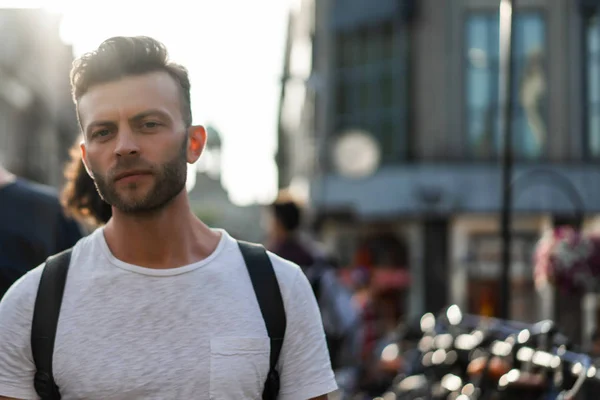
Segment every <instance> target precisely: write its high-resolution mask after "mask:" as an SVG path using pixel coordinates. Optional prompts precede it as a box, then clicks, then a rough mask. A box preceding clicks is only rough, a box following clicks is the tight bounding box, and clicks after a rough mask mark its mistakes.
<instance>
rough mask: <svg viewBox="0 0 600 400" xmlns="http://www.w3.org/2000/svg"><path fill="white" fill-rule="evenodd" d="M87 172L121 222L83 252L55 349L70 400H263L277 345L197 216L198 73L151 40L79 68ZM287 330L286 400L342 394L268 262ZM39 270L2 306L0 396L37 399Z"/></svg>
mask: <svg viewBox="0 0 600 400" xmlns="http://www.w3.org/2000/svg"><path fill="white" fill-rule="evenodd" d="M71 83H72V87H73V96H74V100H75V104H76V108H77V112H78V117H79V122H80V126H81V129H82V132H83V136H84V142H83V143H82V145H81V151H82V158H83V161H84V163H85V166H86V168H87V170H88V172H89V174H90V176H91V177H92V178H93V179H94V181H95V184H96V187H97V189H98V191H99V193H100V194H101V196H102V197H103V199H104V200H105V201H106V202H107V203H109V204H111V205H112V211H113V213H112V218H111V219H110V220H109V221H108V222H107V224H106V225H105V226H103V227H100V228H98V229H97V230H95V231H94V232H93V233H92V234H91V235H90V236H88V237H86V238H85V239H83V240H81V241H79V243H77V245H76V246H75V247H74V250H73V253H72V256H71V264H70V269H69V274H68V278H67V281H66V287H65V290H64V298H63V302H62V308H61V310H60V320H59V323H58V328H57V333H56V340H55V346H54V359H53V364H52V365H53V375H54V379H55V381H56V383H57V385H58V387H59V389H60V393H61V396H62V398H63V399H65V400H66V399H84V398H85V399H106V400H109V399H134V400H135V399H259V398H260V396H261V393H262V391H263V386H264V383H265V378H266V376H267V371H268V369H269V338H268V336H267V332H266V328H265V322H264V319H263V318H262V315H261V311H260V308H259V305H258V303H257V300H256V294H255V293H254V290H253V287H252V284H251V281H250V278H249V276H248V273H247V272H246V266H245V264H244V261H243V257H242V254H241V252H240V248H239V247H238V246H237V242H236V241H235V240H233V239H232V238H231V237H230V236H229V235H228V234H227V232H225V231H223V230H219V229H211V228H209V227H207V226H206V225H205V224H204V223H203V222H202V221H200V220H199V219H197V218H196V217H195V216H194V214H193V213H192V211H191V210H190V206H189V201H188V197H187V192H186V190H185V182H186V172H187V165H186V163H193V162H195V161H196V160H198V158H199V157H200V154H201V153H202V150H203V148H204V145H205V143H206V131H205V129H204V128H203V127H201V126H192V125H191V123H192V115H191V107H190V82H189V78H188V74H187V71H186V70H185V69H184V68H183V67H181V66H179V65H177V64H174V63H172V62H170V61H169V60H168V55H167V51H166V49H165V47H164V46H163V45H162V44H161V43H159V42H157V41H155V40H154V39H151V38H147V37H116V38H111V39H108V40H107V41H105V42H103V43H102V44H101V45H100V47H99V48H98V49H97V50H96V51H94V52H91V53H88V54H86V55H84V56H82V57H81V58H80V59H78V60H76V62H75V63H74V66H73V71H72V73H71ZM270 259H271V261H272V264H273V268H274V270H275V273H276V276H277V280H278V283H279V286H280V288H281V295H282V298H283V303H284V306H285V313H286V318H287V325H286V333H285V337H284V340H283V347H282V350H281V354H280V357H279V368H278V370H279V373H280V378H281V389H280V390H279V397H278V398H279V399H284V400H285V399H294V400H295V399H303V400H304V399H325V398H326V394H327V393H329V392H332V391H333V390H335V388H336V386H335V381H334V378H333V373H332V371H331V367H330V365H329V360H328V355H327V348H326V343H325V339H324V334H323V327H322V324H321V321H320V316H319V310H318V307H317V304H316V302H315V300H314V296H313V295H312V292H311V288H310V285H309V284H308V282H307V280H306V279H305V277H304V275H303V274H302V271H301V270H300V269H299V268H298V267H297V266H296V265H294V264H292V263H289V262H286V261H284V260H282V259H281V258H278V257H276V256H274V255H270ZM41 272H42V268H41V267H40V268H37V269H36V270H34V271H32V272H31V273H29V274H27V275H26V276H25V277H24V278H23V279H21V280H20V282H18V283H17V284H16V285H15V286H13V287H12V288H11V290H9V292H8V293H7V295H6V297H5V299H4V300H3V302H2V303H1V304H0V321H2V323H1V324H0V395H2V396H5V397H4V398H17V399H30V398H37V396H36V394H35V390H34V387H33V378H34V371H35V366H34V365H33V363H32V356H31V354H32V353H31V345H30V329H31V315H32V309H33V305H34V301H35V296H36V290H37V288H38V284H39V280H40V275H41Z"/></svg>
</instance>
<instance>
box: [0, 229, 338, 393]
mask: <svg viewBox="0 0 600 400" xmlns="http://www.w3.org/2000/svg"><path fill="white" fill-rule="evenodd" d="M221 233H222V236H221V240H220V242H219V245H218V247H217V248H216V250H215V251H214V253H213V254H212V255H210V256H209V257H208V258H206V259H204V260H202V261H200V262H197V263H194V264H191V265H187V266H184V267H180V268H174V269H164V270H156V269H149V268H143V267H140V266H135V265H131V264H127V263H124V262H122V261H120V260H118V259H116V258H115V257H114V256H113V255H112V254H111V252H110V250H109V248H108V246H107V244H106V241H105V239H104V234H103V230H102V229H98V230H96V231H95V232H94V233H93V234H91V235H90V236H88V237H86V238H84V239H82V240H80V241H79V242H78V243H77V245H76V246H75V248H74V251H73V254H72V259H71V268H70V271H69V275H68V278H67V283H66V287H65V294H64V299H63V304H62V309H61V313H60V318H59V323H58V329H57V336H56V343H55V350H54V360H53V369H54V378H55V380H56V383H57V384H58V386H59V388H60V391H61V395H62V399H63V400H71V399H104V400H110V399H115V400H116V399H119V400H122V399H132V400H135V399H162V400H164V399H219V400H222V399H235V400H240V399H260V398H261V396H262V390H263V386H264V382H265V379H266V376H267V372H268V369H269V350H270V344H269V338H268V335H267V331H266V328H265V323H264V320H263V318H262V315H261V312H260V308H259V306H258V302H257V300H256V295H255V293H254V290H253V287H252V283H251V281H250V277H249V275H248V272H247V270H246V265H245V263H244V261H243V257H242V254H241V252H240V250H239V247H238V245H237V242H236V241H235V240H234V239H232V238H231V237H230V236H229V235H228V234H227V233H226V232H225V231H221ZM269 256H270V258H271V261H272V263H273V267H274V269H275V273H276V275H277V279H278V281H279V286H280V288H281V294H282V297H283V302H284V306H285V311H286V317H287V327H286V334H285V338H284V342H283V347H282V350H281V355H280V358H279V371H280V374H281V390H280V396H279V399H282V400H286V399H290V400H291V399H293V400H296V399H298V400H306V399H309V398H312V397H316V396H320V395H323V394H326V393H329V392H332V391H334V390H335V389H336V383H335V379H334V375H333V372H332V371H331V366H330V362H329V356H328V352H327V346H326V343H325V335H324V333H323V326H322V322H321V317H320V315H319V310H318V307H317V303H316V301H315V298H314V295H313V293H312V290H311V287H310V285H309V283H308V281H307V279H306V277H305V276H304V274H303V273H302V272H301V270H300V268H298V267H297V266H296V265H294V264H292V263H290V262H288V261H285V260H283V259H281V258H279V257H277V256H275V255H273V254H269ZM41 272H42V267H41V266H40V267H38V268H36V269H34V270H32V271H31V272H29V273H28V274H27V275H25V276H24V277H22V278H21V279H20V280H19V281H18V282H17V283H16V284H15V285H14V286H13V287H12V288H11V289H10V290H9V292H8V293H7V294H6V295H5V297H4V299H3V300H2V302H1V303H0V396H7V397H15V398H18V399H38V396H37V395H36V393H35V390H34V387H33V376H34V372H35V366H34V364H33V361H32V355H31V344H30V338H31V335H30V332H31V318H32V315H33V306H34V302H35V297H36V293H37V288H38V286H39V280H40V276H41Z"/></svg>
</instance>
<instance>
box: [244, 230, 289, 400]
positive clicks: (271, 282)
mask: <svg viewBox="0 0 600 400" xmlns="http://www.w3.org/2000/svg"><path fill="white" fill-rule="evenodd" d="M238 245H239V246H240V250H241V251H242V256H244V261H245V262H246V267H247V268H248V273H249V274H250V280H251V281H252V286H253V287H254V292H255V293H256V298H257V300H258V305H259V306H260V311H261V313H262V316H263V319H264V321H265V325H266V326H267V332H268V333H269V339H270V340H271V356H270V359H269V375H268V376H267V381H266V382H265V388H264V390H263V395H262V398H263V400H276V399H277V395H278V394H279V386H280V382H279V372H278V371H277V369H276V368H277V361H278V360H279V353H281V347H282V345H283V338H284V336H285V327H286V318H285V308H284V306H283V300H282V298H281V291H280V289H279V283H278V281H277V276H276V275H275V271H274V270H273V265H272V264H271V260H270V258H269V256H268V254H267V252H266V250H265V248H264V247H263V246H261V245H258V244H252V243H247V242H243V241H238Z"/></svg>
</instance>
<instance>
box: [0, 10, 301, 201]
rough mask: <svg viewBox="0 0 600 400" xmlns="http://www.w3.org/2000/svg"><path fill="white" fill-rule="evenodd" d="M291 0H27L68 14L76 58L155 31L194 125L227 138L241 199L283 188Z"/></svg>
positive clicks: (226, 174)
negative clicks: (283, 83)
mask: <svg viewBox="0 0 600 400" xmlns="http://www.w3.org/2000/svg"><path fill="white" fill-rule="evenodd" d="M291 1H292V0H259V1H249V0H196V1H189V0H188V1H187V2H186V3H187V4H185V3H184V1H182V0H169V1H168V2H161V3H159V2H157V3H155V4H156V5H155V6H150V4H151V2H149V1H143V2H141V1H127V0H121V1H114V0H112V1H107V0H104V1H102V2H97V1H94V2H91V1H73V2H71V1H64V0H63V1H61V0H45V1H43V0H42V1H27V0H15V1H4V0H0V7H36V6H43V7H45V8H50V9H52V10H55V11H58V12H62V13H63V15H64V19H63V25H62V28H61V37H62V38H63V40H64V41H66V42H68V43H72V44H73V47H74V52H75V55H76V56H77V55H79V54H81V53H82V52H86V51H89V50H93V49H94V48H95V47H97V46H98V45H99V44H100V42H102V41H103V40H104V39H106V38H108V37H110V36H115V35H147V36H152V37H154V38H156V39H158V40H160V41H162V42H163V43H165V45H166V46H167V48H168V49H169V52H170V55H171V58H172V59H173V60H174V61H176V62H179V63H181V64H183V65H185V66H186V67H187V68H188V69H189V71H190V78H191V82H192V112H193V114H194V123H196V124H206V123H210V124H212V125H214V126H215V127H216V128H217V129H218V130H219V131H220V132H221V135H222V138H223V176H222V180H223V184H224V186H225V187H226V189H227V190H228V191H229V194H230V198H231V200H232V201H233V202H234V203H236V204H240V205H243V204H250V203H252V202H261V203H265V202H268V201H271V200H272V199H273V198H274V196H275V194H276V190H277V170H276V166H275V161H274V155H275V151H276V132H277V107H278V101H279V90H280V86H279V77H280V76H281V71H282V63H283V50H284V43H285V32H286V23H287V12H288V10H289V6H290V4H291Z"/></svg>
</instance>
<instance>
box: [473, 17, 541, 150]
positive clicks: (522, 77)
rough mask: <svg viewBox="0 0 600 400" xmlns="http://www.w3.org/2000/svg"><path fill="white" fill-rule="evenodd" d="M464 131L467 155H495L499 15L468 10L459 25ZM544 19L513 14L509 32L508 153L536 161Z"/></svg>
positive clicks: (499, 137)
mask: <svg viewBox="0 0 600 400" xmlns="http://www.w3.org/2000/svg"><path fill="white" fill-rule="evenodd" d="M465 41H466V46H465V55H464V56H465V65H466V71H465V72H466V74H465V85H466V87H465V96H464V98H465V100H464V101H465V103H466V104H465V107H464V109H465V113H466V115H465V122H466V123H465V129H466V132H467V142H468V148H469V151H470V155H471V156H472V157H474V158H480V159H490V158H495V157H497V156H498V155H499V153H500V150H501V148H502V133H501V132H500V130H499V110H498V79H499V52H500V50H499V15H498V13H471V14H469V16H468V18H467V21H466V26H465ZM544 49H545V26H544V19H543V17H542V15H541V14H540V13H537V12H521V13H518V14H516V15H515V21H514V32H513V48H512V54H513V60H512V62H513V77H512V89H513V90H512V98H511V107H512V112H513V119H512V129H513V151H514V155H515V157H517V158H521V159H537V158H539V157H540V156H542V155H543V153H544V149H545V148H546V142H547V140H548V130H547V112H546V109H547V106H546V94H547V92H548V90H547V79H546V70H545V60H544Z"/></svg>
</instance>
